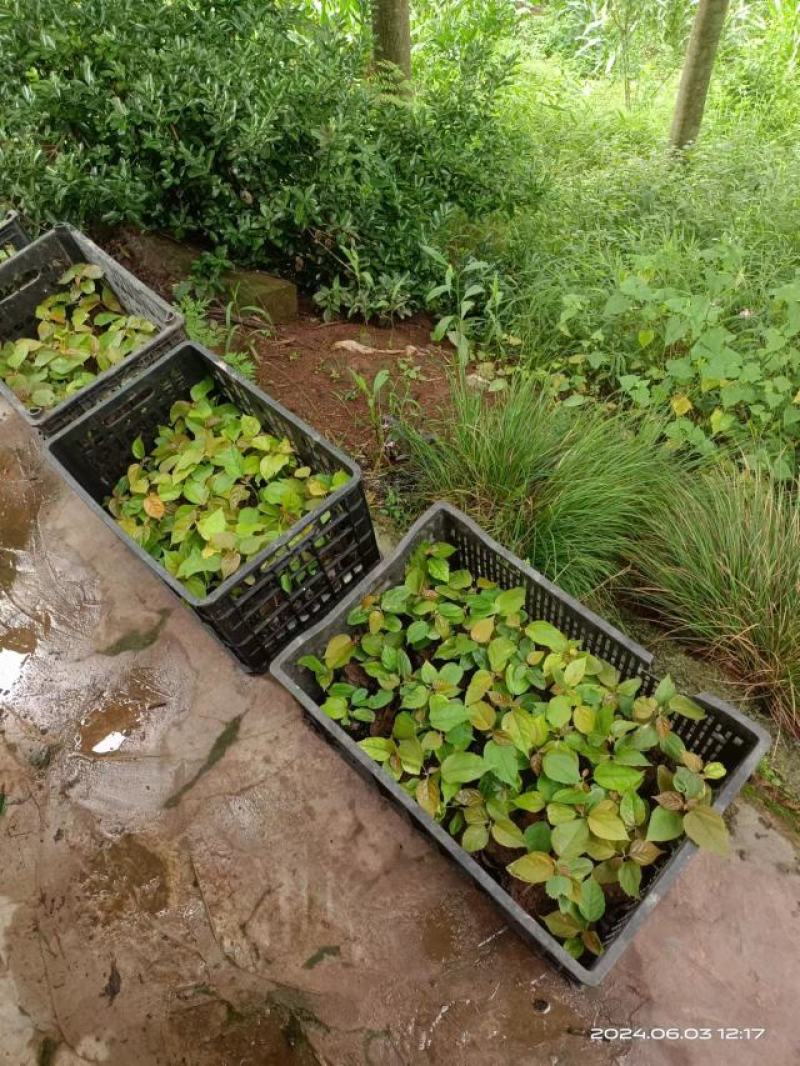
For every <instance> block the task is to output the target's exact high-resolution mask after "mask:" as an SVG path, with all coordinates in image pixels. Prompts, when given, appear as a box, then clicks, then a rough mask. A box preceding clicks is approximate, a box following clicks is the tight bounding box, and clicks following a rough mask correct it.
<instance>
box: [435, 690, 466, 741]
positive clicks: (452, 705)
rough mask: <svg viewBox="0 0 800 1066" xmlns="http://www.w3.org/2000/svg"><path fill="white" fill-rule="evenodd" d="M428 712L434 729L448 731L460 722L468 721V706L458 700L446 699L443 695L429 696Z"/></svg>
mask: <svg viewBox="0 0 800 1066" xmlns="http://www.w3.org/2000/svg"><path fill="white" fill-rule="evenodd" d="M428 714H429V718H430V723H431V725H432V726H433V728H434V729H438V730H440V731H441V732H442V733H449V732H450V730H451V729H455V727H456V726H457V725H461V723H462V722H468V721H469V715H470V712H469V708H467V707H465V706H464V704H463V703H461V702H460V701H459V700H448V699H447V698H446V697H445V696H431V700H430V710H429V712H428Z"/></svg>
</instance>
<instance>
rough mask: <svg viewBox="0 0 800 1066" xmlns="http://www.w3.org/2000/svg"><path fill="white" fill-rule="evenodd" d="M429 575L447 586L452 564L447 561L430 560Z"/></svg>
mask: <svg viewBox="0 0 800 1066" xmlns="http://www.w3.org/2000/svg"><path fill="white" fill-rule="evenodd" d="M428 573H429V574H430V576H431V577H432V578H433V579H434V580H435V581H438V582H440V583H441V584H443V585H446V584H447V582H448V580H449V578H450V564H449V563H448V561H447V560H446V559H436V558H430V559H428Z"/></svg>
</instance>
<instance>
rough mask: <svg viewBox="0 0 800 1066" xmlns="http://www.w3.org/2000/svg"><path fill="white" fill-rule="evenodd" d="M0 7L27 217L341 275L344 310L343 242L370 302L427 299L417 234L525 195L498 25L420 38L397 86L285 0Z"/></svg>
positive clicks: (334, 31) (3, 87)
mask: <svg viewBox="0 0 800 1066" xmlns="http://www.w3.org/2000/svg"><path fill="white" fill-rule="evenodd" d="M0 20H2V21H0V26H2V33H3V49H2V51H1V52H0V116H1V117H0V142H2V144H3V149H4V163H3V182H4V186H3V195H5V196H6V197H8V198H9V199H11V200H13V201H14V202H15V203H17V204H18V205H19V206H20V207H22V208H23V209H24V210H25V211H26V212H27V213H28V214H29V215H30V216H32V217H34V218H36V219H38V220H40V221H45V220H51V219H53V218H55V217H57V218H61V217H67V218H69V219H71V220H72V221H74V222H78V223H85V222H91V221H99V220H103V221H106V222H117V221H121V220H127V221H132V222H136V223H139V224H142V225H145V226H151V227H158V228H161V229H164V230H167V231H170V232H172V233H174V234H175V235H176V236H178V237H182V236H185V235H200V236H201V237H202V238H203V239H204V240H206V241H208V242H210V243H211V245H212V246H214V245H224V246H225V247H226V248H227V249H228V253H229V254H230V255H231V256H233V257H235V258H236V259H238V260H241V261H247V262H251V263H255V264H258V265H260V266H268V267H269V266H271V267H274V268H276V269H278V270H279V271H281V272H282V273H284V274H290V275H293V276H295V277H297V278H298V279H299V280H300V281H301V282H302V283H303V284H305V285H307V286H308V287H311V288H317V287H318V286H319V285H320V284H323V285H326V286H330V285H331V284H332V283H333V282H334V279H335V278H336V276H337V275H339V277H340V287H341V288H342V289H344V290H348V296H346V297H345V300H344V304H343V306H346V303H347V299H348V298H349V290H350V288H351V286H353V285H354V286H355V287H356V288H358V279H357V278H356V277H355V274H354V271H353V268H352V264H351V263H350V262H349V261H348V253H350V252H351V251H352V250H355V251H356V252H357V254H358V263H359V269H360V271H361V274H362V278H363V276H364V275H365V274H369V275H370V277H371V279H372V281H373V285H372V289H373V291H371V292H370V293H369V298H368V299H367V300H366V301H364V300H363V299H362V300H361V303H362V304H364V305H365V306H361V304H360V305H359V311H362V312H363V311H366V313H368V314H369V313H371V312H372V311H373V310H374V308H375V307H378V306H380V302H381V300H382V299H383V297H384V294H385V293H387V292H388V293H390V294H391V293H392V292H393V291H394V292H397V291H402V294H403V305H405V304H409V305H411V306H414V305H415V306H420V305H421V304H422V301H423V298H424V293H425V291H426V289H427V287H428V286H429V281H430V279H429V274H430V272H429V270H428V268H427V264H428V261H427V259H426V258H425V257H424V256H423V255H422V253H421V251H420V246H421V244H423V243H430V242H431V240H432V239H433V238H434V236H435V234H436V232H437V230H438V229H439V228H440V227H441V226H442V225H443V223H444V222H445V221H446V220H447V219H448V218H449V217H450V216H451V215H453V213H455V212H460V213H462V214H463V215H464V216H465V217H475V216H480V215H483V214H486V213H492V212H496V211H510V210H512V209H513V208H515V207H516V206H517V205H519V204H523V203H526V202H530V201H531V198H532V196H533V195H534V194H535V188H534V186H533V183H532V182H531V181H530V180H528V169H529V168H528V166H526V165H524V164H523V163H522V162H521V161H520V153H519V152H518V151H517V150H516V148H517V145H518V143H519V138H518V137H516V136H514V135H512V134H511V133H510V132H509V130H508V129H507V128H506V127H505V126H504V125H503V123H502V122H501V121H500V118H499V114H498V107H499V100H500V98H501V95H502V92H503V89H504V86H505V85H506V84H507V83H508V81H509V79H510V77H511V76H512V74H513V70H514V63H513V59H512V58H511V57H510V56H509V53H508V50H507V49H501V48H500V47H499V45H498V41H497V36H495V38H491V37H490V36H488V34H487V35H486V36H484V39H483V40H482V41H481V42H480V47H479V46H478V41H477V40H476V41H474V42H473V43H472V45H471V46H470V47H465V48H463V49H461V50H460V51H458V50H451V51H450V52H447V51H445V50H444V49H443V48H442V47H439V46H437V44H436V40H435V39H432V40H431V41H429V42H428V44H426V46H425V47H424V48H423V49H422V50H421V52H420V54H419V56H418V63H420V64H423V65H424V71H423V72H422V75H421V76H420V78H419V81H418V89H417V91H416V93H415V94H414V95H413V96H411V97H409V96H406V95H404V94H398V93H396V92H395V91H394V86H393V85H392V83H391V81H390V80H387V79H385V78H380V77H378V76H365V73H364V72H365V69H366V66H367V61H366V56H365V53H364V49H363V45H362V43H360V42H359V40H358V39H357V38H354V37H353V36H352V34H349V33H346V32H344V31H340V29H339V22H338V21H336V20H330V19H324V20H318V19H315V18H311V17H308V16H307V15H306V14H304V13H303V12H302V11H301V10H299V9H298V8H296V7H293V6H292V5H289V4H279V5H274V4H264V3H263V2H262V0H217V2H216V3H215V4H214V7H213V17H212V16H211V15H210V13H209V9H208V5H207V4H204V3H199V2H195V0H178V2H174V3H168V2H166V0H87V2H86V3H82V4H80V5H77V4H74V3H73V2H72V0H12V2H11V3H10V4H7V5H6V7H5V12H4V14H3V15H0ZM482 25H484V26H485V27H488V28H491V26H490V24H488V23H485V22H484V23H482ZM87 27H90V28H91V32H87ZM501 31H503V27H502V25H501V24H499V23H498V24H497V26H496V29H495V31H494V32H495V34H498V33H500V32H501ZM503 32H504V31H503ZM20 86H22V89H21V91H20ZM362 288H363V286H362ZM394 298H395V299H396V297H394Z"/></svg>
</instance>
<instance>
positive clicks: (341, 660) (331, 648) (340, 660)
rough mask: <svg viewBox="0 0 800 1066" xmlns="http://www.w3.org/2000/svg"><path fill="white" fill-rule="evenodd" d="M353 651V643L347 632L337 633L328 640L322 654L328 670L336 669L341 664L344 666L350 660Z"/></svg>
mask: <svg viewBox="0 0 800 1066" xmlns="http://www.w3.org/2000/svg"><path fill="white" fill-rule="evenodd" d="M354 651H355V645H354V644H353V641H352V640H351V638H350V636H349V634H347V633H339V634H337V636H335V637H331V639H330V640H329V641H328V646H327V648H326V649H325V655H324V659H325V665H326V666H327V667H328V669H329V670H336V669H338V668H339V667H341V666H346V665H347V663H349V662H350V659H351V658H352V656H353V652H354Z"/></svg>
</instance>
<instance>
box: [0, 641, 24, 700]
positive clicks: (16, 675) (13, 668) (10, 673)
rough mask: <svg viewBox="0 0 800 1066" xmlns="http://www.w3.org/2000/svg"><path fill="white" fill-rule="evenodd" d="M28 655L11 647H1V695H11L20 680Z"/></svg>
mask: <svg viewBox="0 0 800 1066" xmlns="http://www.w3.org/2000/svg"><path fill="white" fill-rule="evenodd" d="M27 661H28V656H27V655H25V654H23V653H22V652H19V651H12V650H11V649H10V648H3V649H0V696H10V695H11V691H12V689H13V688H14V685H15V684H16V683H17V681H19V679H20V676H21V675H22V670H23V668H24V666H25V663H26V662H27Z"/></svg>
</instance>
